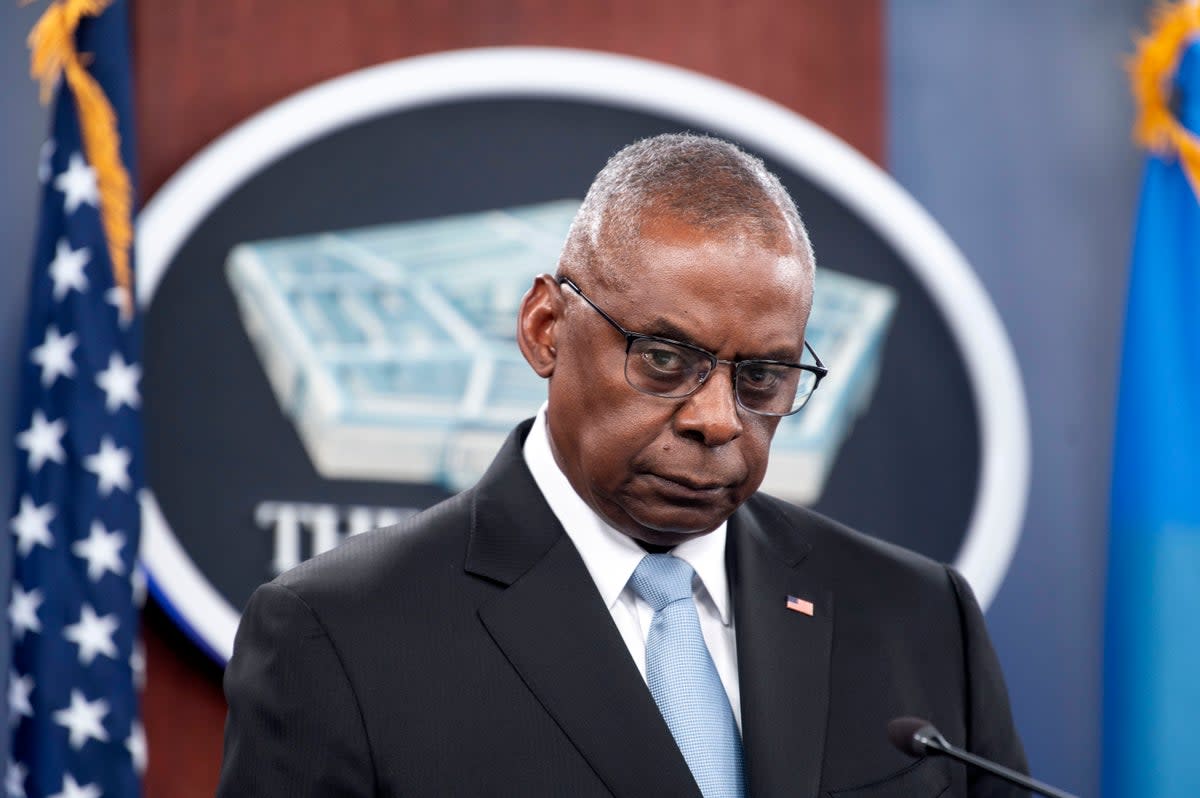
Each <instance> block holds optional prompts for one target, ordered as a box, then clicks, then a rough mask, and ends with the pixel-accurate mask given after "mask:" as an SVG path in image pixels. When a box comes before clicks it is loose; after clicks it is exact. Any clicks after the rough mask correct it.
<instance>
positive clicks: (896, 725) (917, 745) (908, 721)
mask: <svg viewBox="0 0 1200 798" xmlns="http://www.w3.org/2000/svg"><path fill="white" fill-rule="evenodd" d="M887 732H888V739H889V740H891V741H892V745H894V746H896V747H897V748H899V749H900V750H901V751H903V752H904V753H906V754H909V755H911V756H924V754H925V744H924V743H922V742H921V741H920V740H918V739H916V734H917V732H921V734H922V736H925V737H932V736H934V735H936V734H937V729H935V728H934V727H933V724H932V723H930V722H929V721H927V720H925V719H923V718H914V717H909V716H906V717H903V718H893V719H892V720H890V721H888V726H887Z"/></svg>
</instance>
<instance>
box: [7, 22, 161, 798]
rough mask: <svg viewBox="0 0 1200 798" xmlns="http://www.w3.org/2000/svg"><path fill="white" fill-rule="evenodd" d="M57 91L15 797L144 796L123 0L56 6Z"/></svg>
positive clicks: (23, 597) (31, 448) (16, 531)
mask: <svg viewBox="0 0 1200 798" xmlns="http://www.w3.org/2000/svg"><path fill="white" fill-rule="evenodd" d="M30 46H31V49H32V53H33V59H32V62H33V70H32V71H33V73H34V76H35V77H38V78H40V79H41V80H42V82H43V96H44V98H47V97H48V96H49V94H50V93H51V91H52V90H53V89H54V88H55V87H57V96H56V97H55V100H54V106H53V111H52V115H51V131H50V138H49V140H48V141H47V142H46V144H45V146H44V148H43V151H42V162H41V165H40V169H39V177H40V179H41V181H42V183H43V186H42V200H41V202H42V204H41V219H40V222H39V227H38V233H37V241H36V244H35V249H34V259H33V275H32V280H31V292H30V300H29V306H28V316H27V326H26V332H25V350H24V357H23V361H22V364H21V372H20V384H19V391H20V397H19V399H18V402H17V404H18V418H17V421H16V436H15V452H16V455H17V464H16V465H17V468H16V472H15V473H16V479H15V485H14V487H15V491H14V494H15V495H14V496H13V500H12V514H11V515H10V516H9V529H10V531H11V532H12V535H13V537H12V541H13V555H12V559H13V572H12V581H11V584H12V593H11V596H10V601H9V605H8V619H9V626H10V629H11V633H12V663H11V668H10V671H9V675H8V676H9V682H8V706H9V719H10V722H11V728H12V747H11V752H10V756H9V758H8V762H7V767H6V771H5V788H6V794H7V795H8V796H28V797H29V798H34V796H56V797H59V796H61V798H100V797H101V796H105V797H106V798H127V797H132V796H137V795H140V793H141V786H140V782H141V778H140V773H141V770H142V769H143V768H144V767H145V762H146V746H145V737H144V734H143V733H142V728H141V725H140V723H139V721H138V700H137V699H138V695H137V688H136V686H135V682H136V681H137V679H138V675H137V674H138V672H139V671H140V669H141V664H140V659H141V657H140V652H139V650H138V645H137V620H138V614H137V606H136V601H135V593H136V592H137V591H136V585H135V582H136V578H137V572H136V557H137V550H138V540H139V533H140V510H139V504H138V491H139V488H140V487H141V485H142V479H143V475H142V443H141V418H140V416H141V398H140V386H139V380H140V376H141V366H140V362H141V354H140V352H141V346H140V335H141V331H140V324H139V322H138V319H137V314H136V303H135V302H134V299H133V292H132V287H133V285H132V283H133V280H132V276H133V269H132V251H131V240H132V205H133V199H132V198H133V191H132V185H133V183H132V176H131V171H130V169H129V165H130V164H132V163H133V120H132V117H131V110H132V92H131V81H130V63H129V50H130V48H129V32H128V20H127V8H126V3H125V0H115V2H113V0H59V1H58V2H55V3H52V4H51V5H50V6H49V7H48V8H47V10H46V12H45V13H44V15H43V16H42V18H41V20H40V21H39V22H38V25H37V27H35V28H34V30H33V33H32V34H31V35H30Z"/></svg>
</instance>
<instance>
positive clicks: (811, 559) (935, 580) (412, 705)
mask: <svg viewBox="0 0 1200 798" xmlns="http://www.w3.org/2000/svg"><path fill="white" fill-rule="evenodd" d="M528 429H529V422H526V423H525V424H523V425H522V426H521V427H519V428H518V429H517V430H516V431H515V432H514V433H513V435H512V436H511V437H510V438H509V440H508V442H507V443H506V444H505V446H504V448H503V450H502V451H501V452H500V454H499V455H498V456H497V458H496V461H495V462H494V463H493V464H492V466H491V468H490V470H489V471H488V472H487V474H486V475H485V476H484V477H483V479H481V480H480V482H479V484H478V485H476V486H475V487H474V488H473V489H471V490H468V491H466V492H464V493H462V494H459V495H458V496H456V497H454V498H452V499H450V500H448V501H446V502H444V503H442V504H440V505H438V506H436V507H433V508H431V509H429V510H427V511H426V512H424V513H422V514H421V515H419V516H417V517H416V518H415V519H413V520H411V521H410V522H408V523H405V524H404V525H402V526H398V527H394V528H390V529H386V530H381V531H378V532H373V533H369V534H366V535H361V536H358V537H356V538H354V539H352V540H350V541H348V542H346V543H345V544H343V545H342V546H341V547H339V548H338V549H336V550H334V551H332V552H329V553H328V554H325V555H323V556H321V557H318V558H316V559H314V560H311V561H309V562H308V563H305V564H304V565H301V566H300V567H299V568H297V569H295V570H293V571H290V572H288V573H286V574H284V575H282V576H280V577H279V578H278V579H276V580H275V581H274V582H272V583H270V584H267V585H264V586H262V587H261V588H259V589H258V591H256V592H255V594H254V595H253V597H252V598H251V600H250V603H249V605H248V606H247V608H246V611H245V614H244V617H243V619H242V623H241V626H240V628H239V630H238V634H237V639H236V642H235V644H234V653H233V658H232V660H231V661H230V663H229V667H228V669H227V671H226V675H225V690H226V694H227V696H228V699H229V716H228V722H227V726H226V737H225V759H224V764H223V769H222V773H221V785H220V788H219V790H218V795H219V796H288V797H289V798H295V797H296V796H402V795H405V796H411V795H447V796H449V795H454V796H459V795H462V796H470V795H480V796H484V795H486V796H503V795H513V796H581V797H582V796H623V797H625V798H632V797H633V796H691V797H696V796H699V791H698V789H697V787H696V784H695V782H694V781H693V780H692V778H691V774H690V773H689V771H688V769H687V765H686V764H685V763H684V760H683V757H682V755H681V754H680V753H679V750H678V748H677V747H676V746H675V743H674V741H673V739H672V738H671V734H670V732H669V731H668V729H667V726H666V724H665V723H664V721H663V720H662V717H661V715H660V714H659V712H658V708H657V707H656V706H655V704H654V701H653V699H652V698H651V696H650V693H649V691H648V689H647V688H646V685H645V682H644V681H643V680H642V678H641V676H640V675H639V673H638V669H637V666H636V665H635V664H634V662H633V660H632V659H631V658H630V656H629V651H628V649H627V648H626V646H625V644H624V642H623V641H622V639H621V637H620V634H619V633H618V631H617V629H616V626H615V625H614V624H613V621H612V618H611V616H610V614H609V611H608V609H607V608H606V607H605V606H604V603H603V601H602V599H601V598H600V594H599V592H598V591H597V590H596V587H595V583H594V582H593V581H592V579H591V577H590V575H589V574H588V572H587V569H586V568H585V566H584V564H583V561H582V559H581V558H580V556H579V553H578V552H577V551H576V549H575V547H574V545H573V544H572V542H571V539H570V538H569V537H568V536H567V535H566V534H565V533H564V532H563V530H562V527H561V526H560V525H559V523H558V521H557V520H556V518H555V516H554V514H553V513H552V512H551V510H550V508H549V506H548V505H547V504H546V502H545V500H544V499H543V498H542V495H541V493H540V492H539V490H538V488H537V486H536V484H535V483H534V481H533V478H532V476H531V475H530V473H529V471H528V469H527V468H526V466H525V463H524V460H523V457H522V453H521V446H522V443H523V441H524V438H525V434H526V433H527V431H528ZM727 560H728V570H729V574H730V584H731V591H732V596H733V610H734V623H735V628H736V634H737V658H738V673H739V680H740V683H741V699H742V736H743V742H744V750H745V766H746V779H747V790H748V794H749V795H751V796H756V797H758V798H766V796H836V797H837V798H850V797H851V796H852V797H853V798H901V797H902V796H903V798H935V797H936V796H967V795H970V796H1000V795H1016V794H1018V793H1016V792H1010V791H1009V789H1008V788H1007V787H1005V786H1003V785H1002V784H1001V783H999V782H997V781H995V780H993V779H991V778H990V777H981V778H978V779H977V778H975V777H973V776H971V775H968V774H967V773H966V772H965V771H964V770H963V769H962V768H961V767H960V766H958V765H955V764H953V763H949V762H947V761H942V760H933V759H929V760H914V759H912V758H911V757H908V756H906V755H904V754H902V753H900V752H899V751H897V750H895V749H894V748H892V746H891V745H890V744H889V743H888V741H887V737H886V733H885V727H886V724H887V721H888V720H889V719H891V718H892V717H895V716H898V715H918V716H921V717H925V718H928V719H930V720H932V721H933V722H934V723H935V724H936V725H937V726H938V727H939V728H940V729H941V731H942V732H943V733H944V734H945V735H946V736H947V737H948V738H949V739H950V740H951V741H952V742H955V743H958V744H962V745H965V746H967V747H968V748H970V749H973V750H975V751H976V752H978V753H981V754H983V755H985V756H989V757H992V758H994V759H998V760H1000V761H1001V762H1004V763H1006V764H1008V765H1010V766H1013V767H1017V768H1021V769H1024V755H1023V753H1022V751H1021V745H1020V742H1019V740H1018V739H1017V736H1016V733H1015V731H1014V729H1013V725H1012V720H1011V717H1010V713H1009V707H1008V699H1007V695H1006V692H1005V688H1004V685H1003V680H1002V678H1001V674H1000V671H999V667H998V665H997V662H996V659H995V656H994V654H993V652H992V648H991V645H990V643H989V642H988V638H987V633H986V631H985V628H984V624H983V619H982V617H981V615H980V612H979V608H978V607H977V606H976V603H975V600H974V599H973V598H972V596H971V593H970V590H969V588H968V587H967V585H966V584H965V582H963V580H962V578H961V577H959V576H958V575H957V574H956V573H955V572H954V571H953V570H951V569H949V568H947V567H945V566H942V565H939V564H936V563H934V562H932V561H929V560H927V559H924V558H922V557H920V556H918V555H915V554H912V553H910V552H907V551H904V550H902V549H899V548H896V547H894V546H891V545H889V544H886V543H882V542H880V541H877V540H874V539H871V538H868V537H865V536H862V535H859V534H857V533H855V532H852V531H850V530H848V529H845V528H844V527H841V526H839V525H837V524H835V523H833V522H831V521H829V520H828V519H825V518H823V517H820V516H818V515H816V514H814V513H812V512H809V511H806V510H803V509H800V508H797V507H794V506H792V505H789V504H786V503H784V502H781V501H778V500H776V499H773V498H770V497H768V496H765V495H757V496H754V497H753V498H751V499H750V500H749V501H748V502H747V503H746V504H745V505H744V506H743V507H742V508H740V509H739V510H738V511H737V512H736V513H735V514H734V515H733V517H732V518H731V519H730V524H729V535H728V547H727ZM789 595H791V596H798V597H801V598H804V599H807V600H810V601H812V603H813V605H814V613H813V615H812V616H811V617H809V616H806V615H803V614H801V613H797V612H794V611H791V610H789V609H787V607H786V601H787V597H788V596H789Z"/></svg>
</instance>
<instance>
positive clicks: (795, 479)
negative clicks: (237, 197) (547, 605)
mask: <svg viewBox="0 0 1200 798" xmlns="http://www.w3.org/2000/svg"><path fill="white" fill-rule="evenodd" d="M578 207H579V201H578V200H559V201H555V202H547V203H542V204H538V205H529V206H523V207H515V208H504V209H499V210H492V211H485V212H482V213H471V214H463V215H457V216H447V217H442V218H438V219H429V220H422V221H414V222H404V223H400V224H394V225H387V226H383V227H372V228H364V229H358V230H343V231H334V232H328V233H321V234H316V235H307V236H299V237H295V238H286V239H277V240H271V241H257V242H251V243H245V244H240V245H238V246H237V247H235V248H234V249H233V251H232V252H231V253H230V255H229V259H228V263H227V274H228V277H229V282H230V285H231V287H232V288H233V292H234V295H235V296H236V298H237V302H238V307H239V310H240V312H241V316H242V320H243V323H244V325H245V327H246V331H247V333H248V334H249V337H250V340H251V342H252V343H253V345H254V347H255V349H256V351H257V352H258V356H259V359H260V360H261V362H262V365H263V369H264V371H265V372H266V374H267V377H268V379H269V381H270V383H271V387H272V389H273V390H274V392H275V396H276V398H277V399H278V401H279V404H280V407H281V408H282V409H283V411H284V413H285V414H286V415H287V416H288V417H289V418H291V419H292V421H293V423H294V424H295V426H296V429H297V432H298V433H299V435H300V438H301V440H302V441H303V443H304V446H305V448H306V449H307V451H308V454H309V456H310V458H311V459H312V462H313V465H314V466H315V467H316V469H317V471H318V472H319V473H320V474H321V475H322V476H324V477H326V478H330V479H370V480H392V481H401V482H423V483H434V484H439V485H441V486H443V487H445V488H446V489H448V490H452V491H457V490H461V489H462V488H465V487H467V486H469V485H471V484H473V483H474V482H475V481H476V480H477V479H478V478H479V477H480V476H481V475H482V474H483V471H484V470H485V469H486V467H487V465H488V463H490V462H491V459H492V457H493V456H494V455H495V453H496V452H497V451H498V450H499V448H500V445H501V443H503V441H504V439H505V437H506V436H507V434H508V432H509V430H510V429H511V428H512V427H513V426H514V425H515V424H516V423H517V422H519V421H521V420H522V419H524V418H528V417H529V416H531V415H533V414H534V413H535V412H536V411H537V408H538V406H539V405H540V404H541V402H542V401H544V399H545V395H546V389H545V385H544V384H543V381H542V379H541V378H540V377H538V376H537V375H536V374H534V373H533V371H532V370H531V369H530V368H529V366H528V365H527V364H526V363H525V360H524V358H523V357H522V356H521V353H520V351H519V350H518V348H517V343H516V338H515V327H516V314H517V309H518V307H519V305H520V302H521V297H522V296H523V295H524V293H525V291H526V289H527V288H528V287H529V284H530V282H531V280H532V278H533V276H534V275H536V274H538V273H540V272H553V271H554V269H555V265H556V263H557V259H558V254H559V250H560V248H561V246H562V242H563V240H564V239H565V238H566V233H567V229H568V227H569V226H570V223H571V218H572V217H573V216H574V214H575V210H576V209H577V208H578ZM894 306H895V297H894V294H893V292H892V291H891V289H889V288H888V287H887V286H884V285H880V284H876V283H871V282H867V281H864V280H860V279H858V278H855V277H850V276H847V275H844V274H839V273H837V272H833V271H831V270H829V269H826V268H821V269H819V270H818V276H817V288H816V297H815V302H814V307H813V313H812V318H811V320H810V322H809V326H808V330H807V336H808V340H809V342H810V343H811V344H812V346H813V348H814V349H816V351H817V352H819V353H820V354H821V357H822V359H823V360H824V361H825V364H826V365H827V366H828V367H829V370H830V375H829V377H828V378H827V379H826V380H825V381H824V382H823V383H822V385H821V388H820V390H818V391H817V392H816V394H814V395H813V398H812V400H811V401H810V402H809V404H808V406H807V407H806V408H805V409H804V410H803V411H801V413H800V414H799V415H797V416H794V417H791V418H787V419H784V421H783V422H782V423H781V424H780V425H779V429H778V431H777V432H776V435H775V441H774V443H773V444H772V451H771V465H770V469H769V471H768V473H767V476H766V479H765V481H764V483H763V488H764V490H767V491H768V492H771V493H774V494H776V495H779V496H782V497H785V498H788V499H791V500H793V501H797V502H801V503H804V502H812V501H815V500H816V499H817V498H818V497H819V496H820V493H821V489H822V487H823V485H824V483H825V478H826V476H827V475H828V472H829V469H830V467H831V466H832V464H833V461H834V458H835V457H836V455H837V450H838V447H839V446H840V445H841V443H842V441H843V440H844V439H845V436H846V435H847V434H848V432H849V430H850V427H851V425H852V424H853V421H854V419H855V418H856V417H857V416H858V415H859V414H860V413H861V412H862V411H863V410H864V409H865V408H866V406H867V404H868V402H869V401H870V397H871V394H872V392H873V389H874V385H875V378H876V376H877V374H878V369H879V363H880V360H881V358H882V350H883V344H884V340H885V336H886V333H887V328H888V324H889V322H890V320H891V316H892V313H893V310H894Z"/></svg>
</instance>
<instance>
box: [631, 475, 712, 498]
mask: <svg viewBox="0 0 1200 798" xmlns="http://www.w3.org/2000/svg"><path fill="white" fill-rule="evenodd" d="M646 476H647V477H649V478H650V481H651V482H652V483H653V484H654V486H655V488H656V489H657V491H658V492H659V493H663V494H665V495H667V496H668V497H678V498H682V499H688V500H692V501H697V500H699V501H705V500H707V501H711V500H713V499H716V498H717V497H719V496H720V495H721V494H722V493H723V492H724V491H726V490H727V489H728V487H729V486H728V484H727V483H724V482H700V481H697V480H695V479H691V478H689V477H684V476H667V475H665V474H654V473H648V474H647V475H646Z"/></svg>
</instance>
